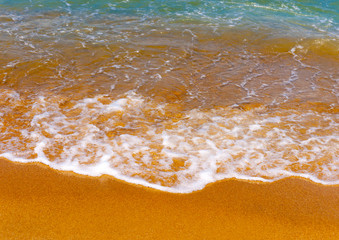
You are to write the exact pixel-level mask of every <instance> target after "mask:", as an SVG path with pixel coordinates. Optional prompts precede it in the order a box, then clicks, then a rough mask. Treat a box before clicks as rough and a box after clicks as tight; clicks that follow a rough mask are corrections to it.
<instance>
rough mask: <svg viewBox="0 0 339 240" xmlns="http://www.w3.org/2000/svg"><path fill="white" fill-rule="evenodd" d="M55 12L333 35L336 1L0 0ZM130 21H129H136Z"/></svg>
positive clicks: (13, 8) (16, 13) (338, 22)
mask: <svg viewBox="0 0 339 240" xmlns="http://www.w3.org/2000/svg"><path fill="white" fill-rule="evenodd" d="M51 12H58V13H59V14H60V16H63V17H65V18H72V17H75V16H77V17H78V19H73V21H75V22H80V21H85V22H86V21H89V20H90V19H92V18H96V19H101V18H109V19H120V18H122V17H124V18H126V17H131V18H133V19H135V21H137V20H138V21H137V22H134V24H136V25H137V26H138V25H141V26H142V25H147V24H165V25H170V24H173V23H178V24H179V23H180V24H193V25H209V26H211V27H214V28H218V27H220V26H223V27H225V26H228V27H243V28H252V29H260V28H274V29H277V30H279V31H281V32H283V33H285V34H287V33H288V32H290V33H294V34H307V35H311V34H325V35H330V36H336V37H337V36H338V33H339V3H338V1H336V0H327V1H315V0H314V1H286V0H284V1H277V0H274V1H215V0H210V1H199V0H195V1H193V0H192V1H190V0H183V1H172V0H167V1H161V0H153V1H150V0H140V1H137V0H131V1H128V0H124V1H98V0H96V1H66V0H65V1H50V0H49V1H48V0H45V1H34V0H33V1H32V0H31V1H23V0H22V1H19V0H15V1H4V0H1V1H0V14H2V15H6V14H9V15H11V16H13V17H14V18H16V19H17V20H19V19H24V18H26V17H29V16H30V15H39V14H47V13H51ZM136 25H134V26H136Z"/></svg>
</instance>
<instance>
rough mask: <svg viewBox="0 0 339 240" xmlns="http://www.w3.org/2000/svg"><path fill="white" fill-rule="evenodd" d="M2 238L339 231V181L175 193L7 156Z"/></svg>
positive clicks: (228, 184)
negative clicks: (335, 182) (15, 161)
mask: <svg viewBox="0 0 339 240" xmlns="http://www.w3.org/2000/svg"><path fill="white" fill-rule="evenodd" d="M0 218H1V221H0V239H317V240H318V239H339V186H322V185H318V184H314V183H311V182H309V181H305V180H302V179H285V180H281V181H278V182H275V183H271V184H263V183H260V184H258V183H249V182H243V181H236V180H226V181H221V182H218V183H214V184H211V185H209V186H207V187H206V188H205V189H203V190H202V191H198V192H194V193H191V194H171V193H166V192H160V191H157V190H153V189H148V188H144V187H139V186H135V185H131V184H126V183H123V182H119V181H116V180H113V179H112V178H109V177H100V178H92V177H83V176H78V175H75V174H71V173H70V174H68V173H61V172H58V171H55V170H52V169H50V168H48V167H45V166H42V165H37V164H17V163H12V162H9V161H7V160H4V159H0Z"/></svg>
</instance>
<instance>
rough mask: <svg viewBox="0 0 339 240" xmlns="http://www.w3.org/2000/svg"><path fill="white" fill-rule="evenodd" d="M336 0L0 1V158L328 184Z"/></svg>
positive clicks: (338, 67)
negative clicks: (300, 178) (296, 178)
mask: <svg viewBox="0 0 339 240" xmlns="http://www.w3.org/2000/svg"><path fill="white" fill-rule="evenodd" d="M338 36H339V4H338V1H226V0H225V1H214V0H210V1H199V0H192V1H189V0H181V1H180V0H179V1H171V0H169V1H161V0H153V1H150V0H148V1H147V0H144V1H141V0H130V1H128V0H124V1H101V0H99V1H89V0H87V1H85V0H84V1H80V0H78V1H66V0H65V1H52V0H40V1H34V0H31V1H20V0H13V1H4V0H0V157H2V158H6V159H9V160H11V161H18V162H41V163H44V164H47V165H49V166H50V167H52V168H54V169H58V170H64V171H73V172H76V173H79V174H84V175H90V176H100V175H103V174H105V175H111V176H113V177H115V178H118V179H121V180H124V181H127V182H131V183H136V184H141V185H144V186H148V187H152V188H156V189H160V190H163V191H168V192H181V193H187V192H192V191H195V190H198V189H202V188H203V187H204V186H205V185H206V184H208V183H212V182H215V181H218V180H221V179H228V178H236V179H245V180H256V181H264V182H270V181H275V180H278V179H282V178H285V177H290V176H299V177H303V178H307V179H310V180H312V181H314V182H318V183H321V184H338V183H339V121H338V116H339V115H338V113H339V105H338V97H339V96H338V94H339V86H338V80H339V38H338Z"/></svg>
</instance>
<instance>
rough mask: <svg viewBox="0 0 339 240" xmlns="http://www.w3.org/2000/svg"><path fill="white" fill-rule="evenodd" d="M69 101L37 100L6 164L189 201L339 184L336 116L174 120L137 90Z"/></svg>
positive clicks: (200, 115)
mask: <svg viewBox="0 0 339 240" xmlns="http://www.w3.org/2000/svg"><path fill="white" fill-rule="evenodd" d="M1 94H2V95H1V97H2V99H4V98H11V99H15V101H16V102H15V101H14V100H13V101H14V103H13V105H10V106H6V107H5V108H4V109H3V110H4V111H7V112H11V111H12V108H13V109H14V108H15V106H17V105H18V104H19V105H20V104H21V105H22V104H23V103H22V102H20V101H21V100H20V97H19V95H18V94H16V93H13V92H7V93H6V92H2V93H1ZM103 98H106V100H105V101H106V103H105V104H104V103H103V102H101V100H102V99H103ZM62 101H63V100H62V99H58V98H47V97H39V98H37V99H35V100H34V103H33V110H32V111H31V112H28V113H25V114H23V116H21V117H22V118H25V117H26V118H27V119H28V120H30V126H29V127H26V128H22V129H20V134H21V135H20V136H15V137H14V136H13V137H12V138H13V139H12V140H11V141H3V142H0V156H1V157H4V158H7V159H9V160H12V161H18V162H41V163H44V164H47V165H49V166H50V167H52V168H54V169H58V170H64V171H73V172H75V173H79V174H84V175H90V176H100V175H103V174H106V175H111V176H113V177H115V178H118V179H121V180H124V181H127V182H130V183H135V184H141V185H144V186H147V187H152V188H156V189H159V190H162V191H168V192H180V193H187V192H192V191H195V190H199V189H202V188H203V187H204V186H205V185H206V184H208V183H211V182H215V181H217V180H221V179H226V178H237V179H246V180H255V181H264V182H268V181H275V180H278V179H281V178H284V177H289V176H300V177H304V178H308V179H311V180H312V181H314V182H318V183H322V184H339V166H338V165H339V164H338V163H339V161H338V155H337V154H338V147H337V146H338V139H339V136H338V135H337V134H338V128H339V124H338V123H337V122H336V120H335V116H334V115H333V114H331V113H321V112H314V111H311V110H305V109H300V110H299V112H297V111H296V110H293V109H291V110H288V109H279V112H278V115H279V116H277V113H276V112H275V111H270V110H269V109H264V108H262V107H261V108H254V109H252V110H248V111H244V110H239V109H234V108H227V107H225V108H218V109H209V110H206V111H203V110H198V109H194V110H191V111H189V112H187V113H185V114H184V116H182V117H180V118H175V117H168V116H167V115H166V104H165V105H161V106H160V105H158V104H157V103H155V102H153V101H152V100H147V99H145V98H143V97H141V96H139V95H137V94H135V93H133V92H129V93H128V94H126V95H125V96H122V97H121V98H119V99H110V98H109V96H104V95H98V96H95V97H93V98H85V99H82V100H78V101H76V102H75V101H73V102H74V104H73V105H71V106H70V107H68V108H62V107H61V106H62V104H61V103H62ZM0 117H1V118H0V123H1V124H2V125H3V122H2V121H3V119H2V118H3V117H4V115H3V116H0ZM313 122H316V123H317V124H316V125H314V124H312V123H313ZM1 124H0V129H2V130H1V131H4V132H3V134H4V136H5V135H6V136H10V132H8V131H6V130H4V128H2V127H1V126H2V125H1ZM13 124H14V123H13ZM310 124H311V125H312V127H309V125H310ZM14 127H20V126H14ZM305 128H306V129H308V131H307V133H305V131H304V129H305ZM13 143H15V144H13Z"/></svg>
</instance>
